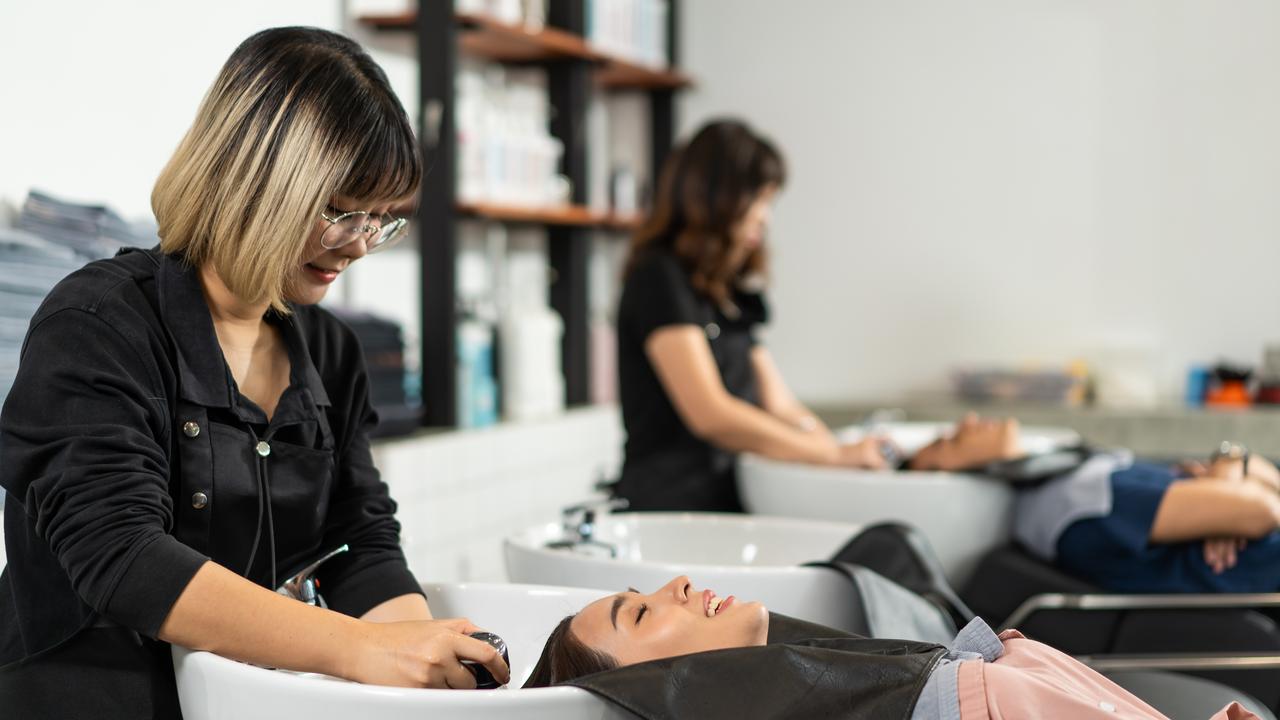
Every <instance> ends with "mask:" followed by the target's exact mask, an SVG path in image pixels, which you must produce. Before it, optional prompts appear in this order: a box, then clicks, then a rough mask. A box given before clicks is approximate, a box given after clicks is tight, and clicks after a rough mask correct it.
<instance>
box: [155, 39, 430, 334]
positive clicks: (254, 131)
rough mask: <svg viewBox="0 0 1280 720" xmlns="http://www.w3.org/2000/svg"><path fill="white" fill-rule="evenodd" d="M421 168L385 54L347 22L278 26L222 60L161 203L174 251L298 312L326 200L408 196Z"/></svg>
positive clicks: (164, 246)
mask: <svg viewBox="0 0 1280 720" xmlns="http://www.w3.org/2000/svg"><path fill="white" fill-rule="evenodd" d="M421 178H422V160H421V158H420V156H419V154H418V146H417V143H416V141H415V139H414V135H413V130H412V127H411V126H410V123H409V118H408V117H407V116H406V115H405V111H404V108H403V107H402V106H401V105H400V102H399V101H398V100H397V99H396V96H395V94H394V93H393V92H392V90H391V86H390V83H388V82H387V77H386V75H385V74H384V73H383V72H382V69H381V68H379V67H378V65H377V64H376V63H374V62H373V59H372V58H370V57H369V56H368V54H366V53H365V52H364V50H363V49H361V48H360V46H359V45H357V44H356V43H355V42H353V41H351V40H350V39H348V38H346V37H343V36H342V35H338V34H336V33H332V32H328V31H326V30H320V29H317V28H304V27H286V28H273V29H270V30H263V31H262V32H259V33H257V34H256V35H253V36H252V37H250V38H249V39H248V40H245V41H244V42H243V43H241V45H240V47H238V48H236V50H235V52H233V53H232V54H231V57H230V58H229V59H228V60H227V62H226V64H225V65H223V66H222V71H221V72H220V73H219V74H218V78H217V80H215V81H214V83H213V87H211V88H210V89H209V92H208V93H207V94H206V95H205V97H204V100H203V101H202V102H201V104H200V109H199V111H198V112H197V113H196V119H195V122H194V123H193V124H192V125H191V129H190V130H188V131H187V134H186V136H185V137H184V138H183V139H182V142H181V143H180V144H179V145H178V149H177V150H176V151H175V152H174V154H173V157H172V158H170V160H169V163H168V164H167V165H165V168H164V170H163V171H162V172H161V173H160V177H159V179H157V180H156V185H155V189H154V190H152V192H151V208H152V210H153V211H154V212H155V216H156V222H157V223H158V224H159V231H160V248H161V250H162V251H163V252H165V253H173V254H178V255H181V256H182V257H183V258H184V259H185V261H186V262H187V263H189V264H191V265H193V266H196V267H200V266H203V265H205V264H206V263H207V264H209V265H210V266H212V268H213V270H214V271H215V272H217V274H218V277H219V278H221V280H222V282H223V283H225V284H226V286H227V288H228V289H229V290H231V292H233V293H235V295H236V296H237V297H238V298H240V299H241V300H243V301H245V302H249V303H258V302H263V301H268V302H270V304H271V306H272V307H273V308H275V309H276V310H277V311H280V312H288V308H287V307H286V305H285V302H286V300H287V298H288V295H289V290H290V288H289V282H290V278H291V277H292V276H293V273H294V272H295V271H296V270H297V268H298V267H299V266H300V265H301V263H302V261H303V254H304V252H305V250H306V241H307V238H308V237H309V236H310V234H311V233H312V231H313V229H314V228H315V227H316V224H317V223H318V222H322V219H321V218H320V213H321V212H322V211H323V210H324V208H325V207H326V206H327V205H329V204H331V203H332V202H333V199H334V198H335V197H336V196H339V195H341V196H343V197H346V198H350V199H352V200H356V201H360V202H361V203H373V202H387V201H392V200H398V199H401V198H406V197H408V196H409V195H410V194H412V193H413V192H415V191H416V190H417V188H418V183H419V182H420V180H421ZM342 209H343V210H344V211H345V210H367V209H368V208H367V207H359V208H354V207H352V208H342Z"/></svg>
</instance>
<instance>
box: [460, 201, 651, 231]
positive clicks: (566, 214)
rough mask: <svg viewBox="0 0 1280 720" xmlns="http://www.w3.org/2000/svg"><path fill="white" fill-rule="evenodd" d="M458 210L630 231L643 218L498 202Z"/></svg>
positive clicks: (480, 215)
mask: <svg viewBox="0 0 1280 720" xmlns="http://www.w3.org/2000/svg"><path fill="white" fill-rule="evenodd" d="M457 209H458V212H459V213H460V214H462V215H467V216H470V217H474V218H480V219H484V220H496V221H498V222H509V223H525V224H530V225H553V226H557V227H586V228H591V227H595V228H607V229H610V230H626V231H630V230H634V229H636V228H637V227H639V225H640V222H641V220H642V216H640V215H616V214H614V213H610V212H606V211H601V210H593V209H591V208H589V207H585V206H583V205H560V206H552V207H526V206H521V205H501V204H497V203H458V204H457Z"/></svg>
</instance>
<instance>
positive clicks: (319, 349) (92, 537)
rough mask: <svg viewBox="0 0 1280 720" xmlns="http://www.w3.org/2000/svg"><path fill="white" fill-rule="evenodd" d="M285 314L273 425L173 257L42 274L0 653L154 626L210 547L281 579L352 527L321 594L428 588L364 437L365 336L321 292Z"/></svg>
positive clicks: (362, 605)
mask: <svg viewBox="0 0 1280 720" xmlns="http://www.w3.org/2000/svg"><path fill="white" fill-rule="evenodd" d="M291 310H292V314H290V315H287V316H285V315H278V314H275V313H271V314H269V315H268V316H267V318H266V319H267V320H268V322H271V323H274V324H275V325H276V326H277V327H278V328H279V329H280V330H281V333H282V336H283V337H284V339H285V343H286V346H287V348H288V353H289V359H290V363H291V371H290V382H289V386H288V388H287V389H286V390H285V392H284V394H283V395H282V396H281V398H280V402H279V404H278V407H277V409H276V412H275V413H274V414H273V416H272V417H271V419H270V420H269V421H268V419H267V417H266V415H265V413H264V412H263V411H262V410H261V409H260V408H259V407H258V406H257V405H255V404H254V403H253V402H252V401H251V400H249V399H247V398H245V397H244V396H243V395H241V394H240V392H239V391H238V389H237V387H236V383H235V380H234V379H233V378H232V376H231V374H230V371H229V369H228V368H227V365H226V363H225V361H224V359H223V356H222V352H221V350H220V347H219V345H218V342H217V337H216V335H215V333H214V328H213V321H212V318H211V316H210V314H209V310H208V306H207V305H206V303H205V300H204V295H203V291H202V289H201V286H200V284H199V280H198V275H197V271H196V270H195V269H194V268H191V267H189V266H187V265H186V264H185V263H184V262H183V261H182V259H181V258H180V257H176V256H169V255H164V254H161V253H160V252H159V251H158V250H150V251H142V250H133V251H127V252H125V253H122V254H121V255H118V256H117V257H115V258H112V259H110V260H104V261H99V262H95V263H92V264H90V265H88V266H86V267H85V268H83V269H82V270H79V271H77V272H75V273H73V274H72V275H70V276H68V277H67V278H66V279H65V280H63V281H62V282H61V283H60V284H59V285H58V286H57V287H56V288H54V290H53V291H52V292H51V293H50V295H49V297H48V298H47V299H46V300H45V302H44V304H43V305H42V307H41V308H40V310H39V311H38V312H37V314H36V315H35V317H34V318H33V319H32V321H31V326H30V330H29V332H28V335H27V339H26V341H25V344H24V346H23V350H22V357H21V362H20V367H19V371H18V377H17V380H16V382H15V384H14V387H13V389H12V391H11V392H10V394H9V396H8V398H7V400H6V402H5V405H4V409H3V413H2V414H0V485H3V487H4V488H5V489H6V490H7V491H8V492H9V496H8V498H7V500H6V505H5V541H6V543H7V548H8V566H7V568H6V569H5V571H4V573H3V575H0V666H4V665H5V664H7V663H9V664H12V663H17V662H18V661H23V662H22V663H21V664H22V665H23V666H24V667H26V668H27V669H28V670H30V669H31V667H33V666H36V665H38V663H36V662H35V660H33V658H34V659H38V658H39V657H42V655H40V654H41V653H42V651H48V650H50V649H51V648H55V646H58V645H59V644H60V643H63V644H65V643H66V641H68V640H69V639H72V638H73V637H74V636H76V635H77V634H78V633H80V632H82V631H84V630H85V629H87V628H92V627H101V626H103V625H104V624H106V625H113V626H118V627H123V628H125V629H128V630H131V631H133V632H134V633H136V635H134V638H135V640H136V641H138V642H144V640H143V639H142V638H155V637H156V634H157V633H158V632H159V629H160V626H161V624H162V623H163V622H164V620H165V618H166V617H167V615H168V613H169V611H170V609H171V607H172V606H173V604H174V602H176V600H177V598H178V596H179V595H180V594H181V593H182V591H183V589H184V588H185V587H186V585H187V583H188V582H189V581H190V580H191V578H192V576H193V575H194V574H195V572H196V570H197V569H199V567H200V566H201V565H202V564H203V563H204V562H206V561H207V560H210V559H211V560H213V561H214V562H217V563H219V564H221V565H224V566H225V567H227V568H229V569H231V570H232V571H234V572H236V573H239V574H242V575H244V576H246V577H248V578H249V579H250V580H252V581H254V582H256V583H258V584H261V585H264V586H269V587H274V583H276V582H281V581H283V580H284V579H285V578H286V577H287V576H288V574H290V573H292V572H294V571H296V570H297V569H299V568H300V567H301V566H303V565H305V564H306V563H307V562H308V561H310V560H312V559H314V558H316V557H317V556H319V555H321V554H323V553H324V552H326V551H328V550H330V549H333V548H335V547H337V546H339V545H342V544H344V543H345V544H347V545H349V546H350V551H349V552H347V553H344V554H342V555H339V556H338V557H336V558H334V559H333V560H330V561H329V562H328V563H326V564H325V565H324V566H322V568H321V569H320V572H319V574H318V577H319V579H320V583H321V592H322V593H323V595H324V596H325V598H326V600H327V601H328V603H329V606H330V607H331V608H332V609H334V610H337V611H339V612H343V613H346V614H349V615H353V616H359V615H361V614H363V613H364V612H365V611H367V610H369V609H370V608H372V607H374V606H375V605H377V604H379V603H381V602H383V601H385V600H388V599H390V598H393V597H397V596H399V595H403V594H407V593H415V592H421V591H420V589H419V587H418V585H417V583H416V581H415V580H414V578H413V576H412V574H411V573H410V572H409V570H408V567H407V565H406V563H405V559H404V556H403V554H402V552H401V550H400V547H399V530H400V527H399V524H398V523H397V522H396V520H395V518H394V513H395V509H396V505H395V503H394V502H393V501H392V500H391V498H390V496H389V494H388V492H387V487H386V485H385V484H384V483H383V482H382V480H381V478H380V476H379V474H378V471H377V469H376V468H375V467H374V465H373V461H372V456H371V453H370V447H369V440H368V430H369V429H370V428H371V427H372V426H373V424H374V423H375V422H376V417H375V415H374V412H373V409H372V407H371V405H370V403H369V399H368V378H367V375H366V373H365V369H364V363H363V359H362V355H361V352H360V348H359V343H358V341H357V340H356V338H355V336H354V335H353V333H352V332H351V331H350V329H349V328H347V327H346V326H345V325H344V324H343V323H342V322H340V321H339V320H337V319H336V318H335V317H333V315H331V314H330V313H328V312H327V311H325V310H323V309H322V308H319V307H314V306H295V307H292V308H291ZM228 612H234V608H229V609H228ZM139 635H140V636H141V637H139ZM164 654H165V655H166V656H167V652H166V653H164ZM2 672H3V671H2V670H0V673H2ZM154 672H158V673H159V674H161V675H163V673H164V672H165V671H164V669H163V668H161V669H160V670H157V671H154ZM150 681H151V682H154V683H158V686H159V687H160V688H161V689H162V690H164V691H169V690H171V688H172V684H173V679H172V675H171V673H170V674H169V676H168V677H158V678H156V677H153V678H150ZM79 685H80V686H81V687H88V686H91V683H80V684H79ZM68 691H69V692H73V693H74V692H78V690H77V689H75V688H70V689H69V690H68ZM85 699H86V700H89V698H85ZM86 707H92V705H86ZM97 708H98V709H99V710H102V709H103V706H101V705H99V706H97Z"/></svg>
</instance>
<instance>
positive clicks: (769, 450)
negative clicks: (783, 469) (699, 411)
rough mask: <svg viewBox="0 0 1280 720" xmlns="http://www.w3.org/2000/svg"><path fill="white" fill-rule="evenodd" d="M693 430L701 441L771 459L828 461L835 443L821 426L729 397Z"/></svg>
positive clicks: (836, 452) (836, 449) (833, 457)
mask: <svg viewBox="0 0 1280 720" xmlns="http://www.w3.org/2000/svg"><path fill="white" fill-rule="evenodd" d="M710 417H711V420H710V422H708V423H707V425H706V427H703V428H699V429H697V430H695V432H696V433H697V434H699V435H700V436H701V437H702V438H703V439H704V440H706V441H708V442H710V443H711V444H713V445H715V446H717V447H720V448H722V449H724V450H729V451H731V452H753V453H756V454H759V455H763V456H765V457H768V458H773V459H775V460H785V461H794V462H809V463H831V462H835V461H836V460H837V458H838V457H839V446H838V445H837V443H836V441H835V438H834V437H833V436H832V435H831V433H830V432H829V431H827V430H826V428H825V426H821V425H820V426H818V427H817V428H815V429H801V428H800V427H797V426H796V425H794V424H792V423H791V422H788V421H786V420H783V419H782V418H779V417H777V416H774V415H772V414H770V413H768V412H765V411H764V410H761V409H760V408H758V407H756V406H754V405H752V404H751V403H748V402H746V401H744V400H740V399H738V398H735V397H729V398H726V399H725V400H723V401H722V403H720V407H718V408H716V410H715V411H714V412H712V413H711V414H710Z"/></svg>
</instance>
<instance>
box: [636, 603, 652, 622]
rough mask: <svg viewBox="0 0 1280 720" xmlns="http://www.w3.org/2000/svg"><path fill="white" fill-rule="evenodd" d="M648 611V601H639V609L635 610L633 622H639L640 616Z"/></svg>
mask: <svg viewBox="0 0 1280 720" xmlns="http://www.w3.org/2000/svg"><path fill="white" fill-rule="evenodd" d="M648 611H649V605H648V603H640V609H639V610H638V611H637V612H636V623H635V624H636V625H639V624H640V618H642V617H644V614H645V613H646V612H648Z"/></svg>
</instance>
